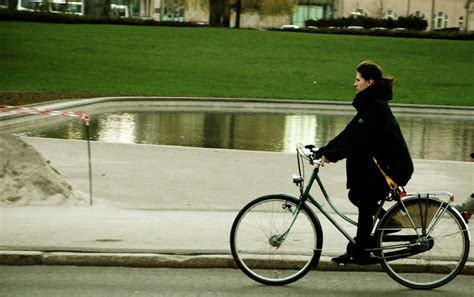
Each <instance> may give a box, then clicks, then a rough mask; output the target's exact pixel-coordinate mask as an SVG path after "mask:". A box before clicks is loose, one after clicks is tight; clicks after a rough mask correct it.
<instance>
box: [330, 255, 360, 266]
mask: <svg viewBox="0 0 474 297" xmlns="http://www.w3.org/2000/svg"><path fill="white" fill-rule="evenodd" d="M331 261H333V262H336V263H337V264H350V263H356V262H355V257H354V255H353V254H344V255H340V256H339V257H335V258H332V259H331Z"/></svg>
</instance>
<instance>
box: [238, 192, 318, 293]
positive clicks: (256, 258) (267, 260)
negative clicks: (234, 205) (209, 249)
mask: <svg viewBox="0 0 474 297" xmlns="http://www.w3.org/2000/svg"><path fill="white" fill-rule="evenodd" d="M301 203H302V202H301V201H300V200H298V199H296V198H294V197H291V196H286V195H270V196H264V197H260V198H257V199H255V200H254V201H252V202H250V203H249V204H247V205H246V206H245V207H244V208H243V209H242V210H241V211H240V212H239V213H238V215H237V217H236V218H235V220H234V223H233V225H232V229H231V234H230V247H231V250H232V255H233V257H234V260H235V262H236V263H237V266H238V267H239V268H240V269H241V270H242V271H243V272H244V273H245V274H246V275H247V276H249V277H250V278H252V279H253V280H255V281H257V282H260V283H262V284H266V285H285V284H288V283H291V282H294V281H296V280H298V279H300V278H301V277H303V276H304V275H305V274H306V273H308V271H309V270H311V268H313V267H315V266H316V265H317V263H318V262H319V257H320V256H321V248H322V243H323V242H322V229H321V224H320V223H319V220H318V219H317V218H316V216H315V215H314V213H313V212H312V211H311V209H310V208H309V207H308V206H307V205H305V204H302V205H300V204H301Z"/></svg>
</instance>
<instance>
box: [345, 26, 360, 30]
mask: <svg viewBox="0 0 474 297" xmlns="http://www.w3.org/2000/svg"><path fill="white" fill-rule="evenodd" d="M346 29H349V30H364V27H361V26H347V27H346Z"/></svg>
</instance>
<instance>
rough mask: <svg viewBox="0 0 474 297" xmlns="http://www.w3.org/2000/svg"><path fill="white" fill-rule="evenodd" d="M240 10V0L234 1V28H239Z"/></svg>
mask: <svg viewBox="0 0 474 297" xmlns="http://www.w3.org/2000/svg"><path fill="white" fill-rule="evenodd" d="M241 11H242V0H237V1H236V3H235V28H240V12H241Z"/></svg>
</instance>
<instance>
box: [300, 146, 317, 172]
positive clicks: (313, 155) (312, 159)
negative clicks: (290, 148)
mask: <svg viewBox="0 0 474 297" xmlns="http://www.w3.org/2000/svg"><path fill="white" fill-rule="evenodd" d="M318 150H319V148H318V147H317V146H316V145H314V144H307V145H303V144H301V143H299V144H297V146H296V152H297V154H298V155H300V156H301V157H303V158H304V159H306V160H308V161H309V163H310V164H311V165H315V164H316V166H318V167H319V166H320V165H321V156H320V155H319V154H318ZM306 151H309V152H306Z"/></svg>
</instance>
